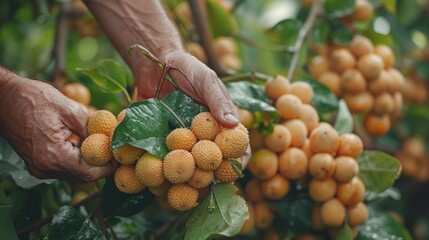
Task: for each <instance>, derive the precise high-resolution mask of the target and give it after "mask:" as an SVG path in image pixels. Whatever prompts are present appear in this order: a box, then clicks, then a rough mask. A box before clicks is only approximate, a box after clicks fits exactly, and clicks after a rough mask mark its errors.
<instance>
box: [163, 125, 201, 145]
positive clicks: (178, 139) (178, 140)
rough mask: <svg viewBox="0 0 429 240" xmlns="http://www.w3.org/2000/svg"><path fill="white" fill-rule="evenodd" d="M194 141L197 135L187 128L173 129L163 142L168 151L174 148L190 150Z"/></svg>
mask: <svg viewBox="0 0 429 240" xmlns="http://www.w3.org/2000/svg"><path fill="white" fill-rule="evenodd" d="M196 142H197V137H196V136H195V134H194V133H193V132H192V131H191V130H190V129H188V128H176V129H174V130H173V131H171V132H170V133H169V134H168V136H167V139H166V140H165V143H166V145H167V147H168V149H169V150H170V151H171V150H176V149H183V150H186V151H191V149H192V147H193V146H194V144H195V143H196Z"/></svg>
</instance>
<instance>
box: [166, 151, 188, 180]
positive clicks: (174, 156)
mask: <svg viewBox="0 0 429 240" xmlns="http://www.w3.org/2000/svg"><path fill="white" fill-rule="evenodd" d="M194 171H195V160H194V157H192V154H191V153H190V152H188V151H186V150H182V149H178V150H173V151H171V152H169V153H168V154H167V155H166V156H165V158H164V166H163V172H164V176H165V178H166V179H167V180H168V181H170V182H171V183H184V182H186V181H188V180H189V179H190V178H191V177H192V175H194Z"/></svg>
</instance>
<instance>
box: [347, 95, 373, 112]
mask: <svg viewBox="0 0 429 240" xmlns="http://www.w3.org/2000/svg"><path fill="white" fill-rule="evenodd" d="M343 99H344V101H346V103H347V106H348V107H349V109H350V111H351V112H353V113H360V112H368V111H370V110H371V108H372V106H373V105H374V98H373V96H372V95H371V94H370V93H369V92H367V91H363V92H360V93H357V94H345V95H343Z"/></svg>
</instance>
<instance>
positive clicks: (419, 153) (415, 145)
mask: <svg viewBox="0 0 429 240" xmlns="http://www.w3.org/2000/svg"><path fill="white" fill-rule="evenodd" d="M402 149H403V151H404V153H406V154H407V155H409V156H412V157H414V158H421V157H424V155H425V153H426V151H425V145H424V143H423V141H422V139H420V138H407V139H406V140H405V141H404V143H403V144H402Z"/></svg>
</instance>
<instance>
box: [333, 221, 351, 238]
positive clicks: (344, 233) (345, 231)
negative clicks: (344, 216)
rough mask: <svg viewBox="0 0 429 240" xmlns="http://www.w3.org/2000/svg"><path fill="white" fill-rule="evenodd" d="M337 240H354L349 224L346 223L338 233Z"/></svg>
mask: <svg viewBox="0 0 429 240" xmlns="http://www.w3.org/2000/svg"><path fill="white" fill-rule="evenodd" d="M336 239H337V240H353V233H352V229H351V228H350V226H349V225H348V224H347V223H344V224H343V226H342V227H341V229H340V231H339V232H338V236H337V238H336Z"/></svg>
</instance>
